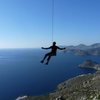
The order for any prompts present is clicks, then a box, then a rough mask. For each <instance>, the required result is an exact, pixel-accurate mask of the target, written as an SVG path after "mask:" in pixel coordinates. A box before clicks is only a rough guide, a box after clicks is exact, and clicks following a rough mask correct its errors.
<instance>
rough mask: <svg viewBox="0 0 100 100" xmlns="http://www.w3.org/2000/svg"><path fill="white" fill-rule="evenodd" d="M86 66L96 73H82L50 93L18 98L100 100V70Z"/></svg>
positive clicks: (31, 99) (27, 99) (29, 99)
mask: <svg viewBox="0 0 100 100" xmlns="http://www.w3.org/2000/svg"><path fill="white" fill-rule="evenodd" d="M83 68H85V67H83ZM86 68H93V69H96V70H97V71H96V72H95V73H94V74H90V73H89V74H82V75H79V76H76V77H73V78H71V79H68V80H66V81H64V82H62V83H60V84H59V85H58V86H57V89H56V90H55V92H52V93H49V94H48V95H41V96H24V98H23V97H21V98H20V99H18V98H17V99H16V100H83V99H84V100H100V92H99V91H100V86H99V84H100V70H99V69H98V68H96V67H95V66H94V67H93V66H92V67H90V66H89V67H86ZM95 98H96V99H95Z"/></svg>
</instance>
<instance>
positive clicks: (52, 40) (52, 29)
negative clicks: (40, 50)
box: [52, 0, 54, 42]
mask: <svg viewBox="0 0 100 100" xmlns="http://www.w3.org/2000/svg"><path fill="white" fill-rule="evenodd" d="M53 40H54V0H52V42H53Z"/></svg>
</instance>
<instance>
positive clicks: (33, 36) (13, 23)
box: [0, 0, 100, 48]
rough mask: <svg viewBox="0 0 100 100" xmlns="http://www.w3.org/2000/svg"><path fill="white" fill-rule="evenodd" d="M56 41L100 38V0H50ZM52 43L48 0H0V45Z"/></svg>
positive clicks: (73, 42)
mask: <svg viewBox="0 0 100 100" xmlns="http://www.w3.org/2000/svg"><path fill="white" fill-rule="evenodd" d="M53 25H54V27H53V28H54V34H53V41H56V42H57V45H78V44H86V45H90V44H93V43H99V42H100V0H54V24H53ZM51 44H52V0H0V48H37V47H42V46H46V47H48V46H49V45H51Z"/></svg>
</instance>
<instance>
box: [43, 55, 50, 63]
mask: <svg viewBox="0 0 100 100" xmlns="http://www.w3.org/2000/svg"><path fill="white" fill-rule="evenodd" d="M49 54H50V53H47V54H45V56H44V58H43V60H42V61H41V63H43V62H44V60H45V59H46V57H47V56H49Z"/></svg>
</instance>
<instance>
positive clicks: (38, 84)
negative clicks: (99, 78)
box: [0, 48, 100, 100]
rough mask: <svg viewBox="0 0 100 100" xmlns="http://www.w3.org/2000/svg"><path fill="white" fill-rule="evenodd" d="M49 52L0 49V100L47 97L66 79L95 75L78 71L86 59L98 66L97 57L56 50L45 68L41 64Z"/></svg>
mask: <svg viewBox="0 0 100 100" xmlns="http://www.w3.org/2000/svg"><path fill="white" fill-rule="evenodd" d="M48 52H49V51H48V50H42V49H38V48H35V49H33V48H30V49H0V100H16V98H17V97H19V96H24V95H28V96H34V95H37V96H38V95H46V94H48V93H50V92H54V91H55V90H56V88H57V85H58V84H59V83H61V82H63V81H65V80H68V79H70V78H73V77H75V76H77V75H81V74H88V73H94V72H95V71H96V70H94V69H85V68H79V66H78V65H79V64H81V63H83V62H84V61H85V60H88V59H91V60H93V61H96V62H98V63H100V56H89V55H88V56H77V55H74V54H73V53H67V52H66V53H65V52H63V51H58V53H57V56H53V57H52V58H51V60H50V62H49V64H48V65H45V64H42V63H40V61H41V60H42V58H43V57H44V55H45V54H46V53H48Z"/></svg>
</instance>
